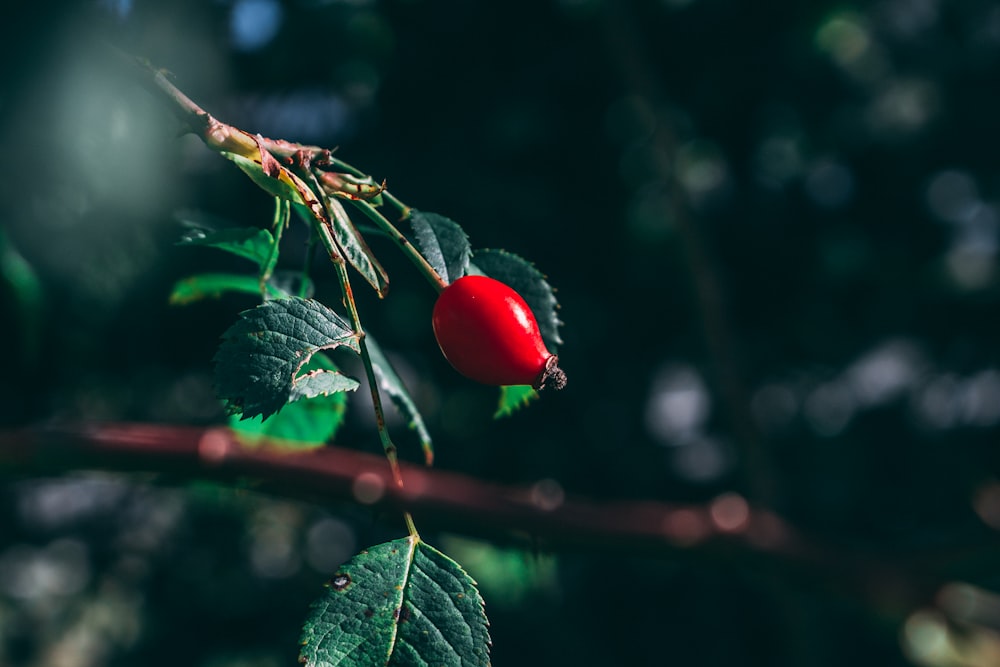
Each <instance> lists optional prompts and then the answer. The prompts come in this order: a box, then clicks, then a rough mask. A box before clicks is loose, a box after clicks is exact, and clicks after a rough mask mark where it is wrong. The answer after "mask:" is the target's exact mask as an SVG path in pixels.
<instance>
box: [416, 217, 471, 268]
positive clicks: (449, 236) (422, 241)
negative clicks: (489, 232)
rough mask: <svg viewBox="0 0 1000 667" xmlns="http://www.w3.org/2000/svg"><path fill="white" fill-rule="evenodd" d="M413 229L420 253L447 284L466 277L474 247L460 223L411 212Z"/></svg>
mask: <svg viewBox="0 0 1000 667" xmlns="http://www.w3.org/2000/svg"><path fill="white" fill-rule="evenodd" d="M410 226H411V227H412V228H413V235H414V239H415V240H416V245H417V248H418V249H419V250H420V253H421V254H422V255H423V256H424V258H425V259H426V260H427V262H428V263H429V264H430V265H431V267H433V268H434V270H435V271H437V272H438V275H439V276H441V277H442V278H443V279H444V281H445V282H446V283H449V284H450V283H453V282H455V281H456V280H458V279H459V278H461V277H462V276H464V275H465V272H466V271H467V270H468V268H469V258H470V257H471V256H472V248H471V247H470V246H469V237H468V236H466V234H465V231H464V230H463V229H462V228H461V227H460V226H459V224H458V223H457V222H455V221H454V220H451V219H449V218H446V217H444V216H443V215H438V214H437V213H424V212H423V211H417V210H411V212H410Z"/></svg>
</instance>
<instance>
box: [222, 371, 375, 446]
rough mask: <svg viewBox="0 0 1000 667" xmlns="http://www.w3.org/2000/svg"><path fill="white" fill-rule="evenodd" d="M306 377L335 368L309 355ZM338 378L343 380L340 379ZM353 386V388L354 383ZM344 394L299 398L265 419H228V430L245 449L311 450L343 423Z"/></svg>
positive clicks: (327, 439) (330, 435)
mask: <svg viewBox="0 0 1000 667" xmlns="http://www.w3.org/2000/svg"><path fill="white" fill-rule="evenodd" d="M304 370H306V371H307V373H315V372H324V371H336V370H337V367H336V366H335V365H334V364H333V362H332V361H330V360H329V359H327V357H326V356H325V355H323V354H316V355H313V358H312V359H311V360H310V361H309V363H308V364H306V366H305V367H304ZM340 377H342V378H345V379H347V380H350V378H346V376H343V375H341V376H340ZM351 382H354V386H355V387H357V381H354V380H351ZM346 403H347V394H346V393H344V392H343V391H338V392H336V393H331V394H328V395H324V394H320V395H316V396H315V397H313V398H302V399H301V400H296V401H294V402H291V403H288V404H287V405H285V406H284V407H282V408H281V410H279V411H278V412H276V413H275V414H273V415H271V416H270V417H268V418H267V419H263V418H262V417H261V416H260V415H258V416H256V417H252V418H250V419H243V418H242V417H243V415H241V414H235V415H231V416H230V417H229V427H230V428H231V429H233V431H235V433H236V437H237V438H238V439H239V441H240V442H242V443H243V444H245V445H248V446H250V447H253V446H257V445H259V444H260V443H261V442H263V441H265V440H266V441H267V442H268V444H271V445H277V446H280V447H285V448H287V449H296V450H301V449H312V448H315V447H321V446H323V445H324V444H325V443H327V442H329V441H330V440H331V439H332V438H333V437H334V435H335V434H336V433H337V430H338V429H339V428H340V426H341V425H342V424H343V422H344V407H345V405H346Z"/></svg>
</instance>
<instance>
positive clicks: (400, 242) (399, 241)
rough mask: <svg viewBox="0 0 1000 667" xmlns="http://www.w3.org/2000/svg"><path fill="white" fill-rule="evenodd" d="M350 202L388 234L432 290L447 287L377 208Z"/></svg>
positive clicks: (364, 202) (417, 251)
mask: <svg viewBox="0 0 1000 667" xmlns="http://www.w3.org/2000/svg"><path fill="white" fill-rule="evenodd" d="M382 195H383V196H385V192H383V193H382ZM350 202H351V203H352V204H354V205H355V206H356V207H357V208H359V209H360V210H361V212H362V213H364V214H365V215H366V216H368V219H369V220H371V221H372V222H374V223H375V224H376V225H377V226H378V228H379V229H381V230H382V231H383V232H385V233H386V234H388V236H389V238H390V239H392V242H393V243H395V244H396V247H397V248H399V249H400V250H401V251H402V253H403V254H404V255H406V257H407V258H408V259H409V260H410V261H411V262H413V264H414V265H415V266H416V267H417V270H418V271H420V273H421V274H423V276H424V277H425V278H427V280H428V281H429V282H430V283H431V285H433V286H434V289H436V290H437V291H438V292H440V291H441V290H443V289H444V288H445V287H447V286H448V283H447V282H445V280H444V278H442V277H441V274H439V273H438V272H437V271H435V270H434V267H433V266H431V265H430V263H429V262H428V261H427V259H426V258H425V257H424V256H423V255H422V254H420V251H419V250H417V249H416V248H415V247H414V246H413V244H412V243H410V240H409V239H408V238H406V236H404V235H403V233H402V232H400V231H399V230H398V229H396V226H395V225H393V224H392V223H391V222H389V220H388V219H387V218H386V217H385V216H384V215H382V214H381V213H380V212H379V210H378V209H377V208H375V207H374V206H372V205H371V204H370V203H369V202H367V201H365V200H364V199H351V200H350Z"/></svg>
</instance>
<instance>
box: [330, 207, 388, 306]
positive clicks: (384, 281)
mask: <svg viewBox="0 0 1000 667" xmlns="http://www.w3.org/2000/svg"><path fill="white" fill-rule="evenodd" d="M360 203H365V204H367V202H360ZM323 204H324V206H325V207H326V212H327V216H328V217H329V219H330V225H331V226H330V230H331V232H332V233H333V238H334V240H335V241H336V242H337V246H338V247H339V248H340V250H341V252H342V253H343V255H344V259H346V260H347V262H348V263H349V264H350V265H351V266H353V267H354V268H355V269H356V270H357V271H358V273H360V274H361V275H362V277H363V278H364V279H365V280H367V281H368V284H370V285H371V286H372V287H373V288H374V289H375V291H376V292H378V295H379V296H385V294H386V291H387V290H388V289H389V276H388V275H386V272H385V269H383V268H382V265H381V264H379V262H378V260H377V259H375V255H374V253H372V251H371V248H369V247H368V243H367V242H365V239H364V238H363V237H362V236H361V233H360V232H359V231H358V229H357V227H355V226H354V223H353V222H352V221H351V218H350V216H348V215H347V211H346V210H345V209H344V205H343V204H341V203H340V202H339V201H337V200H336V199H335V198H334V197H324V198H323Z"/></svg>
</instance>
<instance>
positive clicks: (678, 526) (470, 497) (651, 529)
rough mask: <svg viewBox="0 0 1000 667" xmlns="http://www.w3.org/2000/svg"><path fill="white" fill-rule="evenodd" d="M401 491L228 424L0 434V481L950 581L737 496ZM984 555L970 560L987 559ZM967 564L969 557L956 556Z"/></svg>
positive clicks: (923, 593)
mask: <svg viewBox="0 0 1000 667" xmlns="http://www.w3.org/2000/svg"><path fill="white" fill-rule="evenodd" d="M400 466H401V468H402V471H403V475H404V476H405V478H406V487H405V488H402V489H401V488H399V487H398V485H396V484H395V483H394V481H393V477H392V473H391V471H390V470H389V469H388V468H387V467H386V465H385V461H384V460H383V459H382V458H381V457H379V456H375V455H373V454H367V453H363V452H358V451H354V450H350V449H345V448H341V447H323V448H321V449H317V450H312V451H306V452H294V451H289V450H288V449H280V448H278V447H275V446H260V447H255V448H249V447H245V446H243V445H241V444H240V443H239V442H238V441H237V440H236V438H235V437H234V435H233V432H232V431H230V430H229V429H227V428H221V427H212V428H198V427H186V426H174V425H160V424H127V423H126V424H82V425H77V426H62V427H35V428H25V429H20V430H13V431H0V473H3V474H5V475H7V476H9V475H20V476H25V475H28V476H37V475H49V474H61V473H65V472H69V471H77V470H92V469H106V470H115V471H143V472H155V473H158V474H160V475H161V476H162V478H163V479H164V480H165V481H167V482H169V481H170V480H176V479H181V480H185V481H188V480H191V479H210V480H216V481H219V482H223V483H239V484H241V486H244V487H245V486H247V485H249V486H250V488H253V489H256V490H259V491H261V492H268V493H273V494H278V495H281V496H284V497H290V498H297V499H303V500H308V501H311V502H320V503H341V502H357V503H362V504H366V505H370V506H372V507H375V508H391V509H395V510H402V511H411V512H413V513H414V514H416V515H418V516H419V518H420V521H421V523H422V524H424V525H426V526H429V527H433V528H440V529H448V530H458V531H461V532H463V533H466V534H471V535H477V536H486V537H490V538H493V539H520V540H530V541H531V542H532V543H533V544H536V545H538V546H541V547H543V548H546V549H580V548H586V549H588V550H610V551H613V552H616V553H632V554H647V555H654V556H659V557H670V558H692V559H697V560H698V561H706V560H707V561H714V562H716V563H720V564H738V566H739V567H743V568H747V569H749V570H756V569H763V570H764V571H766V572H767V573H769V576H781V577H783V578H785V579H786V580H787V581H788V582H790V583H791V584H792V585H799V584H802V585H809V586H813V587H815V586H818V587H821V588H822V589H823V590H825V591H827V592H832V593H833V594H835V595H844V596H848V597H850V598H852V599H854V600H856V601H861V602H863V603H864V604H865V605H867V606H869V607H877V608H878V610H879V613H881V614H892V615H893V616H897V617H901V616H902V615H904V614H906V613H908V612H909V611H911V610H912V609H913V608H914V607H915V606H917V605H918V604H923V603H925V602H926V601H927V600H928V599H930V598H931V597H932V596H933V594H934V593H935V592H936V591H937V590H938V589H939V588H940V586H942V585H943V584H945V583H947V582H948V581H950V580H951V579H952V578H953V577H954V573H953V570H954V567H955V564H956V563H955V558H954V557H952V558H947V557H944V558H943V557H942V554H940V553H936V554H930V553H920V554H914V553H910V554H908V556H907V558H906V559H905V560H904V559H900V558H897V557H894V556H893V555H891V554H887V553H885V552H878V551H875V550H872V549H864V550H861V549H854V548H850V547H847V546H845V545H843V544H826V543H823V542H822V541H821V540H818V539H816V538H814V537H810V536H808V535H806V534H804V533H802V532H801V531H800V530H798V529H796V528H795V527H794V526H792V525H790V524H789V523H788V522H786V521H784V520H783V519H781V518H780V517H778V516H776V515H775V514H773V513H771V512H770V511H767V510H763V509H756V508H754V507H751V506H750V505H749V504H748V503H747V502H746V501H745V500H743V498H742V497H740V496H738V495H736V494H725V495H723V496H720V497H718V498H716V499H715V500H713V501H711V502H709V503H707V504H705V505H699V504H673V503H662V502H654V501H642V500H614V501H595V500H588V499H585V498H577V497H571V496H567V495H566V494H565V493H564V492H563V491H562V489H561V488H560V487H559V485H558V484H557V483H556V482H554V481H551V480H543V481H540V482H538V483H536V484H532V485H528V486H523V487H510V486H503V485H498V484H493V483H488V482H484V481H481V480H477V479H474V478H471V477H468V476H465V475H461V474H457V473H453V472H446V471H441V470H433V469H429V468H425V467H423V466H418V465H413V464H407V463H401V464H400ZM997 550H998V545H997V544H996V543H995V541H994V543H990V544H985V545H979V547H978V549H977V551H976V554H977V555H976V558H977V559H978V560H979V561H981V560H982V559H983V558H985V557H986V555H988V553H996V552H997ZM953 553H954V554H960V555H962V558H961V560H966V561H967V560H968V556H969V553H970V552H969V551H968V549H965V548H963V549H954V550H953Z"/></svg>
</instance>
